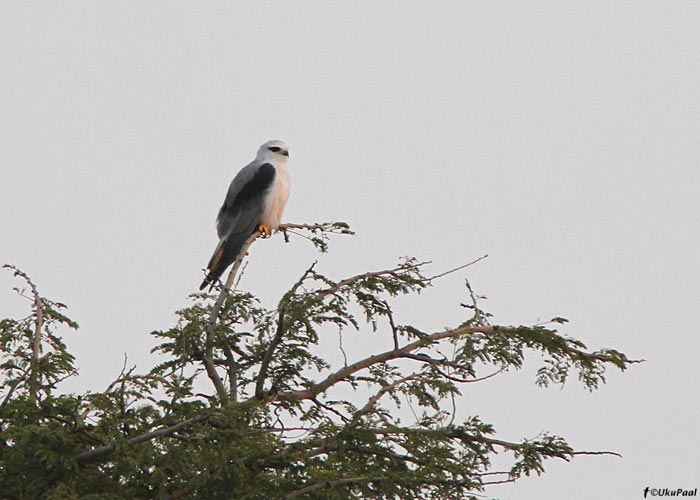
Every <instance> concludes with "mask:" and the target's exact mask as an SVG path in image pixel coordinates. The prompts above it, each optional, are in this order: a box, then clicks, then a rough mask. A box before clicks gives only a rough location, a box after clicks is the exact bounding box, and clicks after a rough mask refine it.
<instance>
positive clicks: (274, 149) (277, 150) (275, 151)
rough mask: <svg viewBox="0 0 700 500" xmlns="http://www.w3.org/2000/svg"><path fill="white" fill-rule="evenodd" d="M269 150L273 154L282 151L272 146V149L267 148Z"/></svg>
mask: <svg viewBox="0 0 700 500" xmlns="http://www.w3.org/2000/svg"><path fill="white" fill-rule="evenodd" d="M267 149H269V150H270V151H272V152H273V153H279V152H280V151H281V150H282V148H278V147H277V146H272V147H270V148H267Z"/></svg>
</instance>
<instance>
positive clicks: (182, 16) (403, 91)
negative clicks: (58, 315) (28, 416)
mask: <svg viewBox="0 0 700 500" xmlns="http://www.w3.org/2000/svg"><path fill="white" fill-rule="evenodd" d="M204 5H205V4H204V3H201V4H199V5H197V4H195V3H192V2H168V3H167V5H166V4H165V3H156V2H118V3H114V2H41V3H40V2H34V3H32V2H9V1H6V2H2V3H0V57H1V59H0V60H2V72H3V78H1V79H0V109H1V110H2V115H1V118H0V137H1V138H2V139H1V140H0V158H1V159H2V161H1V164H2V180H1V182H0V235H1V236H0V238H1V240H0V262H9V263H12V264H15V265H18V266H20V267H21V268H22V269H23V270H24V271H26V272H28V273H29V274H30V275H31V276H32V277H33V278H34V280H35V281H36V283H37V284H38V285H39V287H40V290H41V292H42V293H43V294H45V295H46V296H48V297H50V298H53V299H58V300H61V301H63V302H65V303H67V304H68V305H69V307H70V309H69V315H70V316H71V317H73V318H74V319H76V320H77V321H78V322H79V323H80V325H81V329H80V331H79V332H78V333H76V334H73V333H70V334H67V336H66V340H67V341H68V343H69V345H70V347H71V348H72V349H73V351H74V352H75V353H76V354H77V357H78V361H77V363H78V366H79V367H80V369H81V380H80V381H78V382H74V383H73V384H74V385H73V386H70V387H67V388H68V389H72V390H84V389H88V388H93V389H97V388H100V387H103V386H104V385H105V384H106V383H108V381H109V380H111V379H112V378H113V377H114V376H115V375H116V373H117V372H118V370H119V368H120V367H121V364H122V355H123V353H124V352H127V353H128V355H129V357H130V359H131V360H132V361H133V362H135V363H138V364H139V365H140V366H142V367H143V368H144V369H145V368H147V367H148V366H149V363H150V361H149V357H148V355H147V351H148V349H150V347H151V346H152V345H153V343H152V341H151V339H150V338H149V336H148V332H149V331H151V330H154V329H162V328H167V327H169V326H170V325H171V324H172V322H173V311H175V310H176V309H179V308H181V307H183V306H185V305H187V301H186V299H185V297H186V296H187V294H188V293H190V292H192V291H194V290H195V289H196V287H197V286H198V284H199V282H200V281H201V278H202V272H201V269H202V268H203V267H204V266H205V264H206V262H207V260H208V259H209V257H210V253H211V251H212V249H213V247H214V245H215V243H216V238H215V231H214V218H215V216H216V212H217V210H218V208H219V206H220V204H221V202H222V200H223V196H224V194H225V191H226V188H227V186H228V183H229V182H230V180H231V178H232V177H233V175H235V173H236V172H237V171H238V169H239V168H240V167H241V166H243V165H244V164H245V163H247V162H248V161H250V160H251V159H252V158H253V157H254V155H255V152H256V150H257V147H258V146H259V145H260V144H261V143H262V142H264V141H266V140H268V139H272V138H280V139H283V140H285V141H286V142H287V143H288V144H289V145H290V148H291V149H290V151H291V159H290V167H289V168H290V173H291V176H292V194H291V197H290V202H289V205H288V208H287V212H286V217H285V219H286V220H287V221H290V222H315V221H331V220H344V221H347V222H349V223H350V224H351V225H352V227H353V229H355V230H356V231H357V233H358V234H357V236H355V237H353V238H336V239H334V240H333V241H332V245H331V253H330V254H328V255H324V256H322V257H320V261H319V269H320V270H321V271H326V272H328V273H332V274H333V275H334V276H336V277H341V276H345V275H348V274H354V273H357V272H361V271H366V270H373V269H383V268H385V267H387V266H390V265H392V264H394V263H395V262H396V261H397V259H398V257H400V256H402V255H407V254H408V255H415V256H417V257H419V258H421V259H429V260H432V261H433V262H434V269H435V272H439V271H443V270H446V269H449V268H451V267H455V266H457V265H459V264H462V263H465V262H467V261H469V260H472V259H474V258H476V257H479V256H481V255H483V254H485V253H488V254H489V255H490V257H489V258H488V259H487V260H486V261H484V262H481V263H479V264H478V265H477V266H475V267H472V268H470V269H469V270H468V272H467V273H464V274H461V275H458V276H451V277H448V278H445V279H444V280H443V281H442V282H441V283H440V285H439V286H438V287H437V288H436V289H434V290H431V291H430V292H428V293H426V294H425V295H424V296H422V297H421V300H420V301H415V300H409V301H404V303H403V304H402V308H401V317H400V319H401V320H402V321H403V322H409V321H413V322H416V323H417V324H418V325H419V326H420V327H422V328H424V329H426V330H433V329H440V328H442V327H443V326H447V325H454V324H456V323H458V322H460V321H461V320H462V319H463V318H462V316H461V314H462V313H463V310H462V309H461V308H460V307H459V302H460V301H463V300H465V298H466V297H465V293H464V289H463V278H464V277H467V276H468V277H469V279H470V280H471V282H472V284H473V286H474V287H475V288H476V289H477V291H478V292H479V293H482V294H485V295H487V296H488V297H489V299H488V300H487V301H486V302H485V303H484V304H483V305H484V307H486V308H487V309H488V310H490V311H491V312H493V313H494V314H495V320H496V321H497V322H499V323H504V324H508V323H524V324H531V323H535V322H537V321H539V320H545V319H549V318H551V317H553V316H564V317H567V318H569V319H570V320H571V324H570V325H568V326H567V327H565V328H564V329H563V330H562V331H563V333H565V334H567V335H571V336H573V337H577V338H579V339H581V340H583V341H585V342H586V343H587V344H588V345H589V347H591V348H598V347H615V348H619V349H621V350H623V351H624V352H626V353H628V354H629V355H630V356H633V357H638V358H645V359H647V360H648V361H647V363H645V364H644V365H642V366H634V367H632V368H631V369H630V370H629V371H628V372H627V373H625V374H623V375H619V374H617V373H612V372H611V374H610V377H609V383H608V384H607V385H606V386H604V387H603V388H602V389H601V390H600V391H598V392H595V393H593V394H589V393H587V392H586V391H585V390H583V389H582V388H580V387H579V386H578V385H577V384H575V383H573V381H572V383H570V384H568V385H567V386H566V387H565V388H564V389H563V390H559V388H550V389H538V388H536V387H535V386H534V368H536V365H534V364H533V365H531V366H530V367H529V368H526V369H525V370H523V371H522V372H515V373H509V374H507V375H505V376H503V377H501V378H496V379H492V380H491V381H489V382H488V383H484V384H480V385H479V384H474V385H472V386H469V387H468V388H466V389H465V398H464V399H463V401H462V403H461V406H460V412H461V413H462V414H463V415H468V414H478V415H480V416H481V417H482V418H483V419H484V420H486V421H490V422H492V423H494V424H495V425H496V428H497V430H498V431H499V432H500V435H501V436H502V437H503V438H506V439H520V438H523V437H526V436H533V435H535V434H537V433H538V432H540V431H542V430H549V431H551V432H554V433H558V434H561V435H563V436H564V437H566V438H567V439H568V440H569V442H570V443H571V444H572V445H573V446H574V447H576V448H579V449H612V450H615V451H618V452H620V453H622V454H623V455H624V458H623V459H617V458H613V457H598V458H594V457H582V458H577V459H576V460H575V461H574V462H573V463H571V464H566V463H563V462H549V463H548V465H547V473H546V474H545V475H544V476H543V477H541V478H535V479H525V480H523V481H520V482H518V483H517V484H516V485H514V486H503V487H497V488H493V489H491V490H489V494H490V495H493V496H498V497H500V498H501V499H503V500H506V499H519V500H529V499H542V498H562V495H564V496H565V497H566V498H568V499H570V500H578V499H581V500H583V499H589V498H641V497H642V490H643V488H644V487H646V486H650V487H668V488H679V487H686V488H694V487H699V486H700V484H698V479H697V478H698V476H697V464H698V463H700V446H698V445H699V444H700V431H699V430H698V411H697V402H696V399H697V394H698V393H699V392H700V384H699V383H698V375H699V370H698V368H697V361H696V359H697V352H698V350H699V349H700V336H699V334H698V333H699V332H698V325H699V324H700V314H699V309H698V303H699V301H700V293H699V291H698V283H699V282H700V265H699V264H700V252H699V251H698V245H699V244H700V229H699V226H698V222H697V211H698V207H699V206H700V202H699V201H698V193H699V192H700V163H699V160H700V146H699V145H698V137H699V135H700V104H699V103H700V90H699V89H700V86H699V85H698V81H699V80H700V63H699V62H698V61H700V59H699V58H698V53H699V50H700V35H698V33H700V31H699V30H698V27H699V26H700V6H699V5H698V3H697V2H690V1H687V2H682V1H678V2H562V1H550V2H453V3H442V4H440V6H439V7H436V6H435V4H434V3H430V2H421V3H417V2H413V3H410V2H401V3H399V2H383V3H381V4H377V2H352V4H351V3H350V2H347V3H346V5H345V6H337V5H336V6H334V7H330V6H329V5H328V4H327V3H325V2H295V3H294V4H291V3H282V2H279V3H268V4H267V5H266V7H257V6H255V7H254V6H252V4H251V5H237V6H233V5H232V4H231V3H230V2H209V3H206V7H204ZM316 258H318V257H317V255H316V254H315V252H314V250H313V249H312V248H311V247H310V245H308V244H307V243H306V242H305V241H303V240H301V239H299V238H297V239H294V240H293V242H292V243H290V244H288V245H285V244H284V243H283V242H282V241H281V238H279V237H277V238H274V239H272V240H268V241H264V242H259V243H256V245H255V247H254V249H253V252H252V261H251V264H250V266H249V267H248V270H247V272H246V275H245V277H244V282H243V286H245V287H246V288H249V289H251V290H252V291H254V292H256V293H259V294H260V295H261V297H262V298H263V300H264V301H266V303H268V304H272V303H273V302H274V301H275V300H276V299H277V298H278V296H279V294H280V293H281V292H282V291H283V290H285V289H286V287H288V286H289V285H290V284H291V283H292V282H293V281H294V280H295V279H296V277H298V275H299V274H300V273H301V272H302V271H303V270H304V269H305V268H306V267H308V265H309V263H310V262H312V261H313V260H314V259H316ZM15 284H16V282H15V281H13V280H11V279H10V274H9V273H7V272H5V273H2V274H0V306H1V308H0V314H1V315H2V316H5V315H19V314H22V313H24V308H25V304H23V303H22V302H21V301H19V300H18V299H17V298H15V296H14V295H13V293H12V292H11V287H12V286H14V285H15ZM356 341H358V342H367V339H366V338H365V339H363V340H356ZM346 342H350V340H348V339H346ZM330 355H331V356H336V357H335V359H336V360H340V359H341V358H340V354H339V353H338V352H333V353H331V354H330Z"/></svg>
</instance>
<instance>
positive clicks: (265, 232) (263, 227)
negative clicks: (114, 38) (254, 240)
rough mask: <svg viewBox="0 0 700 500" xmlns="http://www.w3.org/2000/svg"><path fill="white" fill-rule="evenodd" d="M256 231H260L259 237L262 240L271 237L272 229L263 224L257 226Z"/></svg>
mask: <svg viewBox="0 0 700 500" xmlns="http://www.w3.org/2000/svg"><path fill="white" fill-rule="evenodd" d="M258 231H260V235H261V236H262V237H263V238H269V237H270V236H272V229H270V228H269V227H267V226H266V225H265V224H260V225H259V226H258Z"/></svg>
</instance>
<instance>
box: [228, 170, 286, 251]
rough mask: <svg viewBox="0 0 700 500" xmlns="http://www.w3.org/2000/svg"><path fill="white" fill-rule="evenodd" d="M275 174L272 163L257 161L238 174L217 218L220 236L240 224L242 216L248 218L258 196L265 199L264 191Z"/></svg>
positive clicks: (229, 188)
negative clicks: (248, 212)
mask: <svg viewBox="0 0 700 500" xmlns="http://www.w3.org/2000/svg"><path fill="white" fill-rule="evenodd" d="M274 176H275V171H274V167H272V165H270V164H269V163H266V164H260V163H259V162H256V161H253V162H252V163H249V164H248V165H246V166H245V167H243V168H242V169H241V170H240V172H238V174H236V177H234V178H233V180H232V181H231V185H230V186H229V187H228V191H227V193H226V198H224V203H223V205H221V208H220V209H219V215H218V216H217V218H216V233H217V234H218V235H219V238H223V237H224V236H225V235H226V234H228V233H229V232H230V231H231V229H234V228H235V226H238V225H240V222H242V220H240V219H241V218H242V219H247V218H248V217H249V216H250V215H251V214H247V213H246V211H249V210H250V209H254V208H255V205H256V203H255V201H256V198H258V197H260V198H262V200H261V201H263V200H264V193H265V192H266V190H267V189H268V188H269V187H270V185H271V184H272V180H273V179H274ZM247 216H248V217H247Z"/></svg>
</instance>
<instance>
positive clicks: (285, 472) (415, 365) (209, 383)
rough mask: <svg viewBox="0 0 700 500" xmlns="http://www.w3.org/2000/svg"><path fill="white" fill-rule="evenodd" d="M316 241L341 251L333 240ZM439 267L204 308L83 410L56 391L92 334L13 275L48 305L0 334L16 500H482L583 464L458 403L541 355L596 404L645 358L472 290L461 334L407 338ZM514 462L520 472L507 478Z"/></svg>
mask: <svg viewBox="0 0 700 500" xmlns="http://www.w3.org/2000/svg"><path fill="white" fill-rule="evenodd" d="M294 227H295V228H297V229H298V228H301V229H308V228H306V227H303V226H294ZM312 227H313V228H317V227H319V226H318V225H315V226H312ZM324 227H325V226H324ZM325 229H326V230H327V231H331V232H333V231H335V232H346V233H347V232H349V229H348V228H347V226H346V225H342V224H340V225H338V224H336V225H329V226H328V227H327V228H325ZM316 230H317V231H318V229H316ZM313 237H314V238H315V239H316V240H318V242H316V244H317V245H319V244H320V245H321V249H322V250H325V249H326V237H325V233H324V232H323V230H320V235H319V234H314V235H313ZM319 242H320V243H319ZM425 266H426V263H422V262H418V261H416V260H415V259H410V258H407V259H403V260H402V261H401V262H399V264H398V265H397V266H396V267H394V268H391V269H386V270H381V271H375V272H368V273H364V274H360V275H357V276H351V277H348V278H345V279H337V278H334V277H332V276H330V275H328V274H322V273H320V272H319V271H317V270H316V265H315V264H314V265H312V266H311V267H310V268H309V269H307V270H306V271H305V272H304V273H303V274H302V275H301V277H300V278H299V280H298V281H297V282H296V283H295V284H294V285H293V286H292V287H291V289H290V290H288V291H287V292H286V293H285V294H283V295H282V297H281V298H280V300H279V302H278V303H277V305H276V306H275V307H274V308H265V307H263V306H262V305H261V302H260V301H259V300H258V299H257V298H256V297H254V296H253V295H251V294H250V293H248V292H245V291H227V290H223V291H219V293H218V294H217V295H210V294H206V293H197V294H193V295H192V296H191V305H189V306H188V307H186V308H184V309H182V310H180V311H178V312H177V313H176V314H177V321H176V324H175V325H174V326H173V327H171V328H169V329H165V330H159V331H155V332H153V333H152V335H153V336H154V337H155V338H156V339H158V341H159V344H158V346H157V347H156V348H155V349H154V352H156V353H158V355H159V357H160V359H161V362H160V363H159V364H157V365H156V366H155V367H153V368H152V369H151V370H150V371H148V372H147V373H144V374H139V373H137V372H136V370H135V368H128V367H127V364H126V362H125V366H124V369H123V370H122V372H121V373H120V374H119V375H118V376H117V378H116V379H115V380H114V381H113V382H112V383H111V384H110V385H109V386H108V387H107V388H106V389H105V390H101V391H94V392H88V393H86V394H82V395H76V394H61V393H60V392H59V391H58V389H57V384H58V383H59V382H60V381H61V380H63V379H64V378H66V377H68V376H74V375H75V370H74V368H73V361H74V359H73V357H72V356H71V355H70V353H68V351H67V350H66V346H65V344H64V343H63V342H62V341H61V339H60V336H59V331H60V330H61V329H64V330H65V329H66V328H69V329H71V328H73V329H74V328H77V324H76V323H74V322H73V321H72V320H70V319H69V318H68V317H66V316H65V315H63V313H62V312H61V311H63V310H64V309H65V306H63V305H62V304H60V303H57V302H52V301H50V300H48V299H45V298H43V297H40V296H39V294H38V292H37V291H36V287H35V286H34V285H33V283H32V282H31V281H30V280H29V278H28V277H27V276H26V275H25V274H24V273H22V272H21V271H19V270H17V269H16V268H11V269H12V270H13V271H14V272H15V275H16V276H19V277H20V278H22V279H24V280H25V282H26V283H27V284H28V285H29V286H30V288H31V290H32V292H31V293H30V294H26V293H25V292H24V291H23V290H18V292H19V293H20V294H22V295H23V296H26V297H27V298H28V299H29V300H30V301H31V303H32V312H31V314H30V315H29V316H27V317H26V318H24V319H20V320H15V319H11V318H6V319H2V320H0V356H1V358H0V359H1V361H2V363H1V364H0V390H1V392H0V432H1V434H0V484H2V486H3V488H2V492H1V493H0V496H1V497H2V498H6V499H12V500H14V499H30V498H31V499H101V500H106V499H126V498H129V499H132V498H143V499H147V498H160V499H166V498H172V499H174V498H207V499H212V500H216V499H230V498H238V499H248V500H254V499H271V498H306V499H314V498H318V499H321V498H324V499H349V498H377V499H383V498H384V499H395V498H406V499H413V498H423V499H448V498H450V499H451V498H475V496H474V495H476V494H478V493H479V492H481V491H483V489H484V487H485V486H487V485H489V484H497V483H502V482H512V481H515V480H517V479H518V478H520V477H522V476H524V475H530V474H532V473H534V474H541V473H542V472H543V471H544V463H545V461H546V460H547V459H550V458H559V459H564V460H569V459H571V458H572V457H573V456H575V455H576V454H578V453H581V452H577V451H574V450H573V449H571V447H570V446H569V445H568V444H567V443H566V441H564V439H562V438H561V437H559V436H556V435H550V434H542V435H539V436H535V437H533V438H531V439H526V440H523V441H521V442H512V441H507V440H504V439H501V438H500V437H497V436H496V431H495V429H494V428H493V426H492V425H490V424H488V423H486V422H483V421H481V420H480V419H479V417H478V416H476V415H473V416H471V417H469V418H467V419H466V420H464V421H462V422H458V421H456V418H455V415H454V414H453V412H452V410H451V408H452V401H453V399H454V398H459V397H460V396H461V392H460V391H463V390H464V384H466V383H474V382H478V381H480V380H483V379H485V378H488V377H489V376H494V375H497V374H498V373H500V372H502V371H504V370H509V369H520V368H521V367H522V366H523V364H524V363H525V362H526V360H530V359H531V358H532V357H531V356H528V353H532V352H535V353H539V354H540V355H541V356H542V366H541V367H540V369H539V370H538V372H537V379H536V383H537V384H538V385H541V386H547V385H549V384H564V383H565V382H566V381H567V380H568V378H569V376H570V375H571V374H575V375H576V376H577V378H578V379H579V381H580V382H581V383H582V384H583V386H584V387H586V388H588V389H589V390H593V389H596V388H598V387H599V386H600V385H601V384H602V383H604V382H605V369H606V367H608V366H614V367H616V368H619V369H621V370H624V369H625V368H626V367H627V366H628V365H629V364H630V363H632V362H634V361H631V360H629V359H628V358H627V357H626V356H625V355H624V354H622V353H621V352H619V351H615V350H612V349H603V350H598V351H594V352H589V351H587V350H586V346H585V345H584V344H583V343H582V342H580V341H578V340H575V339H572V338H569V337H565V336H562V335H560V334H559V333H558V332H557V331H556V330H555V329H553V328H550V327H548V326H545V325H535V326H497V325H492V324H491V323H490V315H489V314H488V313H486V312H485V311H483V310H482V309H481V306H480V304H478V303H477V300H476V296H475V295H474V293H473V292H472V290H471V287H470V286H469V284H467V286H468V290H469V293H470V296H471V298H472V303H471V304H469V305H466V306H465V310H466V311H467V313H468V314H467V317H465V319H464V321H463V322H462V323H461V324H459V325H457V326H456V327H454V328H448V329H444V330H440V331H435V332H432V333H430V332H424V331H421V330H420V329H418V328H417V327H416V326H414V325H409V324H401V323H400V322H399V321H398V319H397V318H396V317H395V316H396V315H395V312H394V310H393V308H392V305H391V301H392V299H394V298H395V297H398V296H401V295H409V294H417V293H420V292H421V291H422V290H424V289H425V288H426V287H430V286H433V285H434V282H435V280H436V279H437V278H438V277H439V276H442V275H439V276H438V277H433V278H430V277H427V276H426V275H425V274H424V269H425ZM552 323H553V324H564V323H566V320H565V319H563V318H554V319H553V320H552ZM365 329H369V330H370V331H374V332H376V333H375V334H374V335H385V336H386V338H387V339H388V340H389V344H391V345H392V346H393V347H391V348H389V350H387V351H383V352H368V355H367V357H366V358H362V359H355V360H349V359H345V360H343V362H341V363H338V362H337V361H335V360H331V359H326V358H324V357H323V356H321V355H320V353H319V349H318V343H319V339H320V338H321V337H322V336H323V335H324V334H326V333H328V332H333V333H334V334H336V335H340V336H341V338H343V336H353V335H361V333H360V332H362V331H363V330H365ZM37 332H41V333H40V342H39V344H40V349H39V351H37V347H36V342H35V340H36V335H37ZM447 347H448V348H447ZM444 352H451V353H453V354H451V355H450V356H446V355H444V354H443V353H444ZM480 377H481V378H480ZM406 410H408V412H407V411H406ZM407 415H413V417H410V416H408V417H407ZM498 453H505V454H508V455H510V457H511V458H512V462H511V466H510V468H507V469H503V470H501V469H494V468H493V466H492V459H493V457H494V455H495V454H498Z"/></svg>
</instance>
